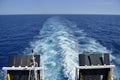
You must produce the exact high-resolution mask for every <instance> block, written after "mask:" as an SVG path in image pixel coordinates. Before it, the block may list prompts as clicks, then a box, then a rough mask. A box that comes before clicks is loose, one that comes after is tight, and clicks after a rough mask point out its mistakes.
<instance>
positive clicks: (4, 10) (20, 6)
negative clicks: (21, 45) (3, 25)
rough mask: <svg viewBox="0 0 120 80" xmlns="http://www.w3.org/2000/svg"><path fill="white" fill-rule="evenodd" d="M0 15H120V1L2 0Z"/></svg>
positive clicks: (0, 1) (0, 2) (0, 0)
mask: <svg viewBox="0 0 120 80" xmlns="http://www.w3.org/2000/svg"><path fill="white" fill-rule="evenodd" d="M0 14H117V15H120V0H0Z"/></svg>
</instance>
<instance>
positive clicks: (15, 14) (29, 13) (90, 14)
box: [0, 13, 120, 15]
mask: <svg viewBox="0 0 120 80" xmlns="http://www.w3.org/2000/svg"><path fill="white" fill-rule="evenodd" d="M0 15H120V14H101V13H100V14H92V13H90V14H81V13H80V14H78V13H77V14H76V13H74V14H72V13H70V14H67V13H61V14H59V13H55V14H53V13H50V14H48V13H46V14H37V13H36V14H32V13H22V14H21V13H20V14H19V13H17V14H0Z"/></svg>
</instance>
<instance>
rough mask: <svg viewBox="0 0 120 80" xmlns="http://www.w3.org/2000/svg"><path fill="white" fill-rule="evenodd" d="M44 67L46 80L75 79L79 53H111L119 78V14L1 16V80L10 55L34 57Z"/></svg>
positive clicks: (116, 74) (115, 74) (115, 76)
mask: <svg viewBox="0 0 120 80" xmlns="http://www.w3.org/2000/svg"><path fill="white" fill-rule="evenodd" d="M32 49H34V51H35V53H36V54H40V55H41V65H45V68H46V70H45V80H74V79H75V66H77V65H78V54H80V53H84V52H96V53H110V60H111V64H114V65H115V66H116V68H115V71H114V78H115V79H116V78H119V75H120V16H119V15H0V80H3V71H2V70H1V69H2V67H3V66H7V61H8V55H11V54H31V50H32Z"/></svg>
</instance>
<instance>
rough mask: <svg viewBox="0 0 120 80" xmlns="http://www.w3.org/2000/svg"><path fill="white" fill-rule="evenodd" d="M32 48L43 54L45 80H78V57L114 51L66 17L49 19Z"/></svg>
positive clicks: (42, 62) (32, 43)
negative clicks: (84, 54) (76, 73)
mask: <svg viewBox="0 0 120 80" xmlns="http://www.w3.org/2000/svg"><path fill="white" fill-rule="evenodd" d="M30 46H31V48H34V51H35V53H38V54H40V55H41V65H44V66H45V68H46V70H45V80H66V79H68V80H74V79H75V67H76V66H77V65H78V54H82V53H84V52H88V53H89V52H96V53H108V52H110V51H109V50H107V49H106V48H105V47H103V46H102V45H101V44H100V43H98V42H97V41H96V40H95V39H93V38H90V37H88V36H87V34H85V33H84V31H83V30H81V29H79V27H78V26H77V25H76V24H75V23H74V22H72V21H70V20H67V19H65V18H62V17H52V18H49V19H47V20H46V22H45V23H44V24H43V26H42V29H41V30H40V33H39V35H38V36H37V38H36V40H34V41H33V42H31V44H30ZM29 50H30V49H29V48H28V49H27V50H26V51H29Z"/></svg>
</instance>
